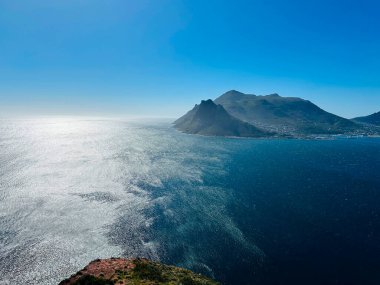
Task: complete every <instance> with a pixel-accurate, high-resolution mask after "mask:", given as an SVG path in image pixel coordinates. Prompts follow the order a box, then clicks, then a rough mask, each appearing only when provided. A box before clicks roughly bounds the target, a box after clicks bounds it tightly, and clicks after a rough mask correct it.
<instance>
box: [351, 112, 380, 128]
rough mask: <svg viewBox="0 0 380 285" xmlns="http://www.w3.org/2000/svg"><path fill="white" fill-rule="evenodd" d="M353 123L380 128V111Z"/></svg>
mask: <svg viewBox="0 0 380 285" xmlns="http://www.w3.org/2000/svg"><path fill="white" fill-rule="evenodd" d="M352 120H353V121H357V122H361V123H366V124H371V125H375V126H380V111H379V112H376V113H373V114H371V115H368V116H362V117H356V118H353V119H352Z"/></svg>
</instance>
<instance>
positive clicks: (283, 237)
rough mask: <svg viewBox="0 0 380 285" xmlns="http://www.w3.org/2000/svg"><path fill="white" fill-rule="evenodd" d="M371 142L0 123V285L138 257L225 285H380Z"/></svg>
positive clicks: (379, 177)
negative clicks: (94, 262) (93, 262)
mask: <svg viewBox="0 0 380 285" xmlns="http://www.w3.org/2000/svg"><path fill="white" fill-rule="evenodd" d="M379 215H380V139H374V138H373V139H337V140H328V141H311V140H309V141H302V140H254V139H225V138H211V137H201V136H191V135H186V134H182V133H179V132H177V131H175V130H173V128H172V127H171V124H170V122H167V121H158V122H141V121H121V120H120V121H118V120H84V119H36V120H2V121H0V281H2V282H0V284H46V285H48V284H57V283H58V282H59V281H60V280H62V279H64V278H66V277H68V276H70V275H71V274H72V273H74V272H76V271H78V270H79V269H81V268H83V267H84V266H85V265H86V264H87V263H88V262H89V261H91V260H93V259H96V258H106V257H111V256H126V257H132V256H145V257H149V258H151V259H155V260H161V261H163V262H166V263H170V264H175V265H179V266H184V267H186V268H189V269H192V270H195V271H197V272H201V273H204V274H207V275H209V276H212V277H214V278H216V279H218V280H220V281H222V282H224V283H226V284H379V282H380V270H379V269H380V216H379Z"/></svg>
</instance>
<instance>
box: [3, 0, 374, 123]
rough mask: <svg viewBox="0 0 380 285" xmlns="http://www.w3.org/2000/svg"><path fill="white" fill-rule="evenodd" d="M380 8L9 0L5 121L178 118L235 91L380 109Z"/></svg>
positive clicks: (197, 0) (256, 0) (341, 109)
mask: <svg viewBox="0 0 380 285" xmlns="http://www.w3.org/2000/svg"><path fill="white" fill-rule="evenodd" d="M379 14H380V2H379V1H377V0H361V1H359V0H358V1H353V0H334V1H332V0H328V1H327V0H318V1H316V0H308V1H304V0H287V1H284V0H250V1H248V0H234V1H232V0H230V1H226V0H207V1H204V0H138V1H136V0H133V1H132V0H107V1H104V0H18V1H15V0H0V117H6V116H13V115H14V116H18V115H19V116H28V115H38V116H44V115H46V116H49V115H96V116H126V117H127V116H137V117H139V116H141V117H177V116H180V115H182V114H183V113H184V112H186V111H187V110H189V109H191V108H192V107H193V106H194V104H196V103H199V102H200V100H201V99H208V98H211V99H214V98H216V97H218V96H219V95H221V94H222V93H224V92H226V91H228V90H231V89H236V90H239V91H241V92H244V93H250V94H257V95H264V94H270V93H278V94H280V95H281V96H292V97H302V98H304V99H308V100H311V101H312V102H314V103H316V104H317V105H319V106H320V107H322V108H323V109H325V110H327V111H329V112H333V113H336V114H338V115H341V116H344V117H349V118H350V117H355V116H359V115H367V114H371V113H374V112H377V111H380V17H379Z"/></svg>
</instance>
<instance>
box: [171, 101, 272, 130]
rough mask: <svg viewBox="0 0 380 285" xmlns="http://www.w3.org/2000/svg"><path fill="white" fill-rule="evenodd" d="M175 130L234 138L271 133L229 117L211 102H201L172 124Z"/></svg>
mask: <svg viewBox="0 0 380 285" xmlns="http://www.w3.org/2000/svg"><path fill="white" fill-rule="evenodd" d="M174 125H175V128H176V129H178V130H180V131H183V132H185V133H190V134H200V135H211V136H236V137H267V136H273V133H270V132H265V131H262V130H260V129H258V128H256V127H255V126H253V125H251V124H248V123H246V122H243V121H241V120H239V119H237V118H235V117H233V116H231V115H230V114H229V113H228V112H227V111H226V110H225V109H224V107H223V106H221V105H217V104H215V103H214V101H212V100H210V99H209V100H202V101H201V103H200V104H199V105H196V106H195V107H194V108H193V109H192V110H190V111H189V112H187V113H186V114H185V115H184V116H182V117H181V118H179V119H177V120H176V121H175V122H174Z"/></svg>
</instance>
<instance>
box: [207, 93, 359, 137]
mask: <svg viewBox="0 0 380 285" xmlns="http://www.w3.org/2000/svg"><path fill="white" fill-rule="evenodd" d="M214 102H215V103H216V104H220V105H222V106H223V107H224V108H225V110H226V111H227V112H229V113H230V114H231V115H232V116H234V117H236V118H238V119H240V120H242V121H244V122H248V123H250V124H253V125H255V126H258V127H260V128H262V129H265V130H267V131H274V132H277V133H281V134H286V135H294V136H299V135H311V134H315V135H318V134H330V135H331V134H345V133H352V132H355V131H358V130H359V129H361V127H360V126H359V125H358V124H356V123H355V122H353V121H351V120H349V119H345V118H342V117H339V116H337V115H334V114H331V113H328V112H326V111H325V110H323V109H321V108H320V107H318V106H317V105H315V104H313V103H312V102H311V101H309V100H305V99H302V98H298V97H282V96H280V95H278V94H277V93H273V94H270V95H254V94H245V93H242V92H239V91H236V90H230V91H228V92H226V93H224V94H222V95H221V96H219V97H218V98H216V99H215V100H214Z"/></svg>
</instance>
